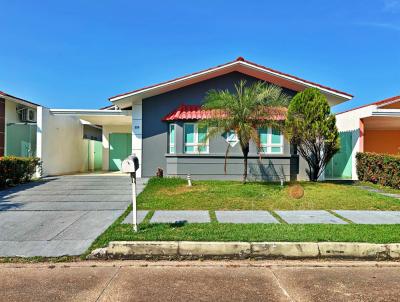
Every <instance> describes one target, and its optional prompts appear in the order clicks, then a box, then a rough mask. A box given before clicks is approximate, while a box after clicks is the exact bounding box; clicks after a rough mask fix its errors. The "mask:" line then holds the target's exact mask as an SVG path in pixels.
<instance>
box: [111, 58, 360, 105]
mask: <svg viewBox="0 0 400 302" xmlns="http://www.w3.org/2000/svg"><path fill="white" fill-rule="evenodd" d="M235 62H245V63H247V64H250V65H253V66H256V67H258V68H261V69H264V70H265V71H270V72H273V73H276V74H279V75H282V76H285V77H289V78H292V79H295V80H298V81H302V82H304V83H307V84H310V85H313V86H317V87H320V88H323V89H326V90H329V91H332V92H334V93H339V94H343V95H346V96H348V97H351V98H352V97H353V95H351V94H349V93H346V92H343V91H340V90H336V89H333V88H330V87H328V86H324V85H321V84H318V83H315V82H311V81H308V80H304V79H302V78H299V77H296V76H293V75H290V74H288V73H283V72H280V71H278V70H275V69H272V68H269V67H265V66H263V65H259V64H256V63H254V62H251V61H248V60H246V59H244V58H243V57H238V58H237V59H236V60H234V61H230V62H228V63H225V64H221V65H218V66H215V67H211V68H208V69H204V70H201V71H198V72H194V73H191V74H188V75H185V76H182V77H178V78H175V79H172V80H169V81H165V82H161V83H158V84H154V85H150V86H146V87H143V88H140V89H136V90H132V91H129V92H126V93H122V94H118V95H116V96H113V97H110V98H108V99H109V100H111V99H114V98H117V97H121V96H125V95H129V94H131V93H136V92H140V91H142V90H146V89H149V88H155V87H157V86H160V85H164V84H168V83H171V82H174V81H177V80H183V79H185V78H188V77H191V76H194V75H197V74H200V73H203V72H207V71H212V70H213V69H217V68H220V67H224V66H227V65H229V64H232V63H235Z"/></svg>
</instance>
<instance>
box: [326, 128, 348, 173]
mask: <svg viewBox="0 0 400 302" xmlns="http://www.w3.org/2000/svg"><path fill="white" fill-rule="evenodd" d="M339 136H340V151H339V152H338V153H336V154H335V155H334V156H333V158H332V159H331V161H330V162H329V163H328V165H327V166H326V168H325V178H341V179H350V178H351V176H352V175H351V174H352V173H351V171H352V158H351V153H352V150H353V143H352V141H353V139H352V132H341V133H339Z"/></svg>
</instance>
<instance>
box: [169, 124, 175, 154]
mask: <svg viewBox="0 0 400 302" xmlns="http://www.w3.org/2000/svg"><path fill="white" fill-rule="evenodd" d="M169 153H170V154H174V153H175V125H174V124H170V125H169Z"/></svg>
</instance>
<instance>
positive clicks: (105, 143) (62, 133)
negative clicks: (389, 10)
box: [37, 57, 352, 180]
mask: <svg viewBox="0 0 400 302" xmlns="http://www.w3.org/2000/svg"><path fill="white" fill-rule="evenodd" d="M240 80H246V82H247V83H248V84H251V83H253V82H255V81H266V82H268V83H273V84H275V85H278V86H280V87H282V88H283V90H284V91H285V92H286V93H287V94H289V95H291V96H294V95H295V94H296V93H297V92H298V91H302V90H304V89H306V88H309V87H314V88H317V89H319V90H320V91H321V92H322V93H323V94H324V95H325V96H326V97H327V100H328V102H329V104H330V106H334V105H337V104H340V103H342V102H345V101H348V100H350V99H351V98H352V95H350V94H348V93H345V92H342V91H339V90H336V89H333V88H329V87H326V86H323V85H321V84H317V83H314V82H311V81H308V80H304V79H301V78H299V77H296V76H293V75H289V74H286V73H283V72H280V71H277V70H274V69H271V68H268V67H264V66H261V65H259V64H256V63H253V62H250V61H248V60H245V59H244V58H242V57H239V58H237V59H236V60H234V61H231V62H228V63H225V64H222V65H219V66H216V67H212V68H209V69H206V70H202V71H199V72H195V73H192V74H189V75H186V76H182V77H179V78H176V79H173V80H169V81H166V82H163V83H159V84H155V85H152V86H148V87H144V88H141V89H136V90H133V91H130V92H127V93H123V94H119V95H116V96H114V97H111V98H110V99H109V100H110V101H111V104H110V106H107V107H104V108H101V109H91V110H88V109H48V108H45V107H41V106H40V107H38V109H37V111H38V112H37V141H38V147H37V156H38V157H40V158H41V159H42V161H43V173H44V175H54V174H65V173H73V172H78V171H83V170H104V171H119V169H120V168H121V162H122V161H123V159H124V158H126V157H127V156H128V155H130V154H131V153H135V154H136V155H137V156H138V158H139V160H140V169H139V171H138V172H137V175H138V177H150V176H154V175H155V173H156V171H157V169H158V168H161V169H163V170H164V175H167V176H178V177H186V176H187V174H190V175H191V176H192V178H194V179H241V177H242V174H243V159H242V152H241V149H240V146H239V144H238V141H237V138H236V135H235V133H221V135H219V136H217V137H213V138H210V139H209V140H208V141H207V142H206V143H205V144H202V143H201V142H202V141H203V140H204V138H205V137H206V133H207V129H202V128H201V127H199V126H198V121H199V120H200V119H202V118H204V116H207V114H208V113H207V112H206V111H204V110H202V108H201V105H202V102H203V99H204V96H205V95H206V93H207V92H208V91H209V90H211V89H217V90H219V89H228V90H230V91H233V89H234V85H235V84H236V83H238V82H239V81H240ZM276 118H278V119H282V118H284V117H282V116H280V115H279V114H278V115H277V116H276ZM83 125H89V126H92V127H97V129H99V131H100V130H101V136H102V138H101V142H97V143H96V146H87V145H85V144H84V143H83V139H82V132H83V130H82V129H83ZM260 140H261V152H262V154H258V151H257V148H256V146H255V145H252V146H251V148H250V153H249V162H248V171H249V179H254V180H280V179H285V180H293V179H305V178H307V176H306V173H305V168H306V163H305V161H304V160H302V159H301V158H299V156H298V154H297V152H296V148H294V146H291V145H290V143H289V142H288V141H287V140H286V139H285V138H284V136H283V135H282V134H281V133H280V132H279V131H277V130H276V129H263V130H260ZM228 144H230V146H231V150H230V152H229V158H228V161H227V169H226V173H225V172H224V159H225V152H226V148H227V145H228ZM96 148H97V149H96ZM95 149H96V150H97V151H95ZM88 153H89V156H88V155H87V154H88ZM88 158H89V159H88ZM93 158H96V160H95V162H96V164H95V165H96V168H95V169H94V168H93V165H94V164H93V163H92V164H91V165H89V166H90V167H89V169H88V161H89V162H93Z"/></svg>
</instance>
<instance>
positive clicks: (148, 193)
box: [138, 178, 400, 210]
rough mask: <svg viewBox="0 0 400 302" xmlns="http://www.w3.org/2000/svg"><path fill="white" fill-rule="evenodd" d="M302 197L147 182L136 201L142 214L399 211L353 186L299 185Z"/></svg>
mask: <svg viewBox="0 0 400 302" xmlns="http://www.w3.org/2000/svg"><path fill="white" fill-rule="evenodd" d="M300 184H301V186H302V187H303V188H304V197H303V198H301V199H294V198H292V197H290V196H289V193H288V189H289V185H285V186H284V187H283V188H281V187H280V186H279V185H278V184H276V183H260V182H250V183H247V184H245V185H244V184H242V183H241V182H238V181H194V182H193V186H192V187H188V186H187V182H186V181H185V180H182V179H177V178H169V179H168V178H164V179H157V178H153V179H150V181H149V183H148V184H147V187H146V189H145V190H144V191H143V192H142V194H140V196H139V197H138V208H139V209H143V210H145V209H146V210H241V209H243V210H300V209H302V210H400V200H398V199H395V198H392V197H387V196H382V195H379V194H377V193H373V192H368V191H365V190H362V189H360V188H358V187H356V186H354V185H351V184H349V185H346V184H335V183H326V182H325V183H321V182H319V183H312V182H302V183H300Z"/></svg>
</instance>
